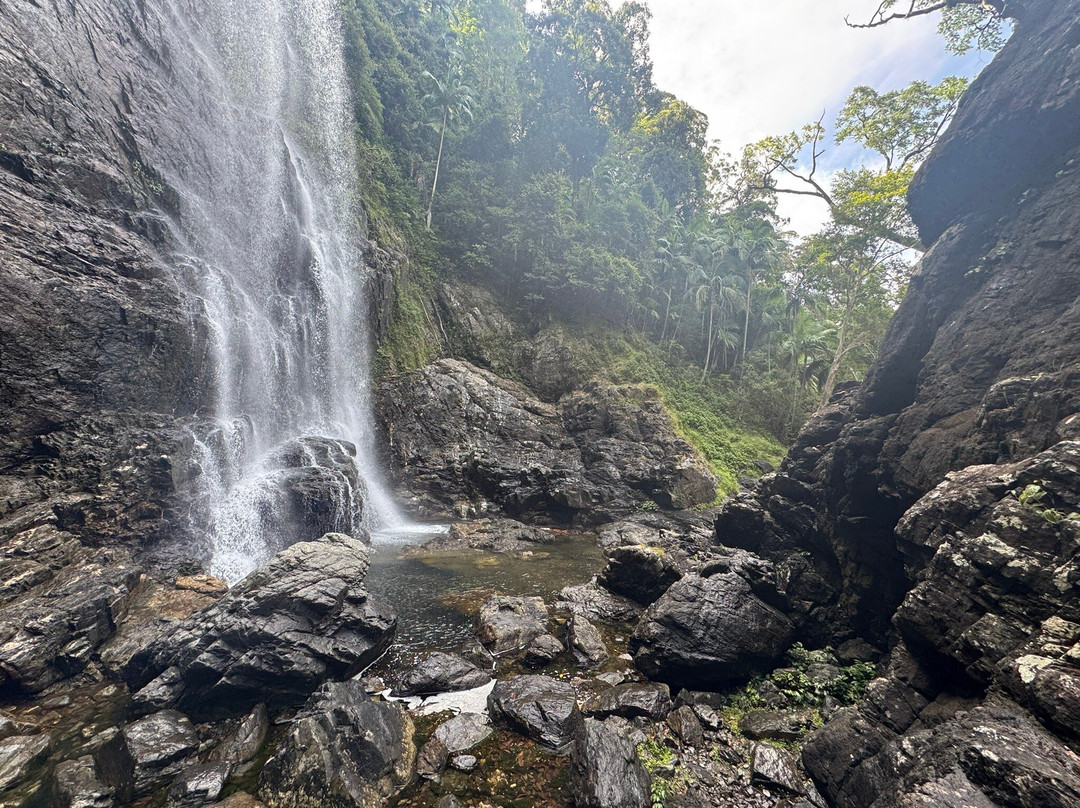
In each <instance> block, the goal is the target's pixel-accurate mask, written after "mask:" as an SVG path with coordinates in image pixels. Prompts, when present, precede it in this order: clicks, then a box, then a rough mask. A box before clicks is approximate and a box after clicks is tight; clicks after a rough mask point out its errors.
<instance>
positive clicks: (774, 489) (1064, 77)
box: [716, 0, 1080, 808]
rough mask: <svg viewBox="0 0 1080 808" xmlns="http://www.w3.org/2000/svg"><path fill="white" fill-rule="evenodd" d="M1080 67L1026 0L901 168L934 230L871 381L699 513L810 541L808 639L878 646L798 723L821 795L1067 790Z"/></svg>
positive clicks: (993, 798) (939, 796)
mask: <svg viewBox="0 0 1080 808" xmlns="http://www.w3.org/2000/svg"><path fill="white" fill-rule="evenodd" d="M1078 77H1080V2H1075V0H1070V1H1068V2H1056V3H1051V2H1032V3H1029V4H1026V5H1025V7H1024V8H1023V13H1022V16H1021V19H1020V20H1019V21H1018V25H1017V29H1016V33H1015V35H1014V37H1013V39H1012V41H1011V42H1010V43H1009V44H1008V46H1007V47H1006V48H1005V50H1004V51H1003V52H1002V53H1001V54H1000V55H999V56H998V57H997V58H996V59H995V61H994V62H993V64H992V65H990V66H989V67H988V68H987V69H986V70H985V71H984V73H983V74H982V75H981V76H980V77H979V78H978V80H977V81H976V82H975V83H974V84H973V86H972V88H971V89H970V91H969V92H968V94H967V95H965V97H964V99H963V101H962V103H961V106H960V109H959V111H958V113H957V115H956V118H955V120H954V121H953V123H952V126H951V127H950V129H949V131H948V132H947V133H946V135H945V136H944V138H943V140H942V142H941V143H940V144H939V146H938V147H937V149H936V150H935V152H934V154H933V155H932V156H931V157H930V159H929V160H928V161H927V163H926V164H925V166H924V167H923V169H922V170H921V171H920V173H919V174H918V176H917V177H916V180H915V182H914V183H913V186H912V188H911V193H910V201H911V208H912V212H913V215H914V216H915V219H916V222H917V224H918V225H919V228H920V231H921V232H922V235H923V238H924V240H925V241H927V242H928V243H930V242H932V243H933V246H932V248H931V249H930V250H929V252H928V253H927V254H926V256H925V259H924V261H923V263H922V266H921V269H920V271H919V273H918V275H917V276H916V277H915V278H914V280H913V281H912V284H911V288H910V291H909V293H908V295H907V298H906V299H905V300H904V302H903V304H902V306H901V307H900V310H899V312H898V313H897V315H896V318H895V319H894V321H893V323H892V324H891V326H890V330H889V333H888V336H887V338H886V340H885V344H884V345H883V347H882V350H881V353H880V356H879V359H878V361H877V363H876V364H875V366H874V367H873V369H872V370H871V372H870V374H869V376H868V378H867V380H866V382H865V383H864V384H863V385H862V386H861V387H858V388H855V389H848V390H845V391H842V392H841V393H840V394H838V395H837V396H836V398H835V399H834V401H833V402H832V404H831V405H830V406H829V407H828V408H826V409H825V410H823V411H822V412H820V413H818V414H817V416H815V418H814V419H813V420H812V421H811V422H810V423H809V424H808V425H807V427H806V428H805V429H804V431H803V432H802V434H801V435H800V437H799V439H798V440H797V442H796V444H795V446H794V447H793V448H792V450H791V452H790V454H789V456H788V458H787V460H786V461H785V463H784V465H783V467H782V469H781V471H780V472H779V473H778V474H777V475H775V476H774V477H772V478H771V479H770V478H767V479H766V480H765V481H764V482H763V484H762V485H761V486H760V488H759V489H758V490H757V491H756V492H754V493H753V494H751V495H746V496H743V497H741V498H739V499H737V500H736V501H735V502H733V503H731V504H730V505H729V506H728V507H727V508H726V509H725V510H724V512H722V513H721V515H720V517H719V519H718V521H717V525H716V530H717V539H718V541H720V542H721V543H723V544H728V545H736V546H739V547H745V548H747V549H751V550H755V551H758V552H761V553H764V554H766V555H769V556H771V557H773V558H774V560H776V561H777V563H779V564H780V565H781V567H783V566H784V565H788V566H790V567H792V568H793V569H794V568H796V566H797V565H794V564H792V562H791V559H795V558H803V559H805V558H806V557H807V556H806V554H807V553H808V554H809V556H810V557H811V558H812V559H813V566H814V569H813V571H812V572H810V573H807V572H805V571H803V572H802V573H800V574H798V575H792V576H790V577H789V578H788V579H787V580H786V581H785V582H784V586H785V587H786V595H787V598H788V600H789V603H790V604H791V611H792V612H793V613H794V614H795V615H796V617H797V619H798V621H799V623H800V630H801V632H802V634H803V636H804V637H805V638H806V639H807V640H808V641H810V642H818V643H827V642H833V643H835V642H837V641H842V640H844V639H846V638H848V637H851V636H852V635H854V634H861V635H863V636H864V637H866V638H867V639H870V640H871V641H873V642H877V643H882V644H884V643H889V644H891V645H892V646H893V648H894V651H893V657H892V663H891V665H890V667H889V669H888V671H887V673H886V675H885V676H884V677H883V678H882V679H880V680H878V681H877V682H876V683H875V684H874V685H872V686H871V691H870V698H869V700H868V702H867V703H865V704H864V705H863V706H862V707H861V708H859V709H857V710H856V709H850V710H847V711H844V712H843V713H842V714H841V715H840V717H839V718H837V719H835V720H834V721H833V722H831V723H830V724H829V725H827V726H826V727H825V729H824V730H822V731H821V733H819V735H818V736H816V738H815V739H814V740H812V741H811V742H810V743H809V744H808V745H807V747H806V753H805V755H804V763H805V764H806V766H807V770H808V771H809V772H810V773H811V774H812V775H813V776H814V778H815V780H817V781H818V784H819V785H820V786H821V788H822V791H823V793H825V794H826V796H828V797H829V799H830V801H833V802H835V804H838V805H842V806H851V808H854V807H855V806H868V805H872V806H875V808H885V806H894V805H897V806H899V805H909V804H910V805H914V804H934V805H957V806H959V805H974V804H978V805H984V804H985V805H1000V806H1005V805H1008V806H1013V805H1025V806H1026V805H1051V804H1053V805H1070V804H1075V800H1076V799H1077V798H1078V797H1077V795H1078V794H1080V791H1078V790H1077V789H1078V788H1080V768H1078V766H1077V762H1076V760H1075V756H1074V755H1072V753H1071V752H1069V751H1068V750H1067V748H1066V745H1065V743H1064V741H1063V739H1075V737H1076V727H1075V725H1074V724H1075V715H1076V714H1077V709H1078V704H1077V702H1076V699H1075V696H1074V693H1075V692H1076V691H1075V685H1076V683H1077V682H1078V681H1080V668H1078V667H1076V661H1077V657H1076V655H1075V653H1074V652H1075V649H1076V647H1077V646H1076V645H1075V642H1076V639H1077V638H1078V637H1080V624H1078V623H1077V621H1078V619H1080V611H1078V606H1080V599H1078V594H1077V588H1076V575H1075V572H1074V566H1075V563H1076V559H1077V552H1078V548H1080V530H1078V528H1080V523H1078V522H1076V521H1075V520H1074V519H1071V518H1070V517H1071V515H1072V514H1074V513H1075V512H1076V511H1077V510H1078V508H1080V505H1078V503H1077V498H1076V487H1075V481H1076V479H1078V477H1077V475H1078V474H1080V463H1078V460H1077V454H1076V447H1077V444H1076V443H1075V442H1072V440H1070V439H1075V438H1076V437H1077V436H1078V434H1080V432H1078V429H1077V426H1078V424H1080V418H1078V417H1077V413H1078V412H1080V386H1078V381H1080V82H1078ZM1025 492H1026V493H1025ZM823 582H824V586H822V583H823ZM980 705H981V706H980ZM989 738H997V739H998V741H1000V740H1001V739H1006V738H1007V739H1008V741H1007V743H1002V744H1000V745H1001V748H992V747H993V744H992V743H989V742H988V741H987V739H989ZM1038 760H1043V761H1045V762H1046V765H1045V766H1044V767H1043V770H1042V771H1038V769H1039V767H1038V766H1037V765H1035V763H1034V762H1035V761H1038ZM994 761H996V762H994ZM920 799H921V800H924V801H925V803H924V802H919V800H920ZM905 800H906V801H905Z"/></svg>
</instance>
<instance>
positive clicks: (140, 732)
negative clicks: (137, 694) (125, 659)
mask: <svg viewBox="0 0 1080 808" xmlns="http://www.w3.org/2000/svg"><path fill="white" fill-rule="evenodd" d="M198 749H199V736H198V733H197V732H196V731H195V727H194V726H193V725H192V723H191V721H190V720H189V719H188V717H187V716H186V715H183V714H182V713H179V712H177V711H176V710H162V711H161V712H158V713H154V714H153V715H148V716H146V717H145V718H140V719H139V720H138V721H134V722H132V723H131V724H128V725H127V726H125V727H123V728H122V729H120V730H117V729H111V730H107V731H106V732H105V733H103V734H102V735H101V736H99V737H98V738H95V739H94V753H93V755H94V763H95V766H96V771H97V773H98V775H99V776H100V779H101V781H102V782H103V783H105V784H106V786H108V788H109V789H110V790H111V791H112V793H114V794H115V795H116V796H117V798H118V799H119V800H120V802H129V801H131V800H133V799H139V798H141V797H147V796H149V795H151V794H153V793H154V792H155V791H157V790H158V789H160V788H162V787H163V786H166V785H168V784H169V783H170V782H171V781H172V780H173V778H175V777H176V776H177V775H178V774H180V772H181V771H183V770H184V769H185V768H186V767H187V766H188V765H189V764H191V763H193V762H194V760H193V757H192V756H193V755H194V753H195V752H197V751H198Z"/></svg>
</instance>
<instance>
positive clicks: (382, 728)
mask: <svg viewBox="0 0 1080 808" xmlns="http://www.w3.org/2000/svg"><path fill="white" fill-rule="evenodd" d="M415 760H416V746H415V743H414V741H413V725H412V721H411V719H410V718H409V716H408V714H407V713H406V712H405V710H404V709H403V708H402V707H401V706H400V705H398V704H394V703H388V702H374V701H372V700H371V699H370V698H369V697H368V695H367V693H365V692H364V688H363V687H362V686H361V685H360V684H359V683H358V682H353V681H348V682H334V683H330V684H327V685H323V687H322V688H320V690H319V691H318V692H317V693H316V694H315V695H314V696H312V698H311V700H310V701H309V702H308V703H307V704H306V705H305V706H304V709H303V710H301V711H300V713H299V714H297V716H296V718H295V719H294V720H293V722H292V726H291V728H290V729H289V733H288V735H286V736H285V739H284V740H283V741H282V742H281V745H280V746H279V747H278V750H277V751H276V752H275V753H274V755H273V757H271V758H270V760H269V761H267V763H266V767H265V768H264V769H263V771H262V774H261V775H260V776H259V791H258V795H259V797H260V799H262V801H263V802H265V803H266V804H267V805H268V806H269V808H308V806H314V805H319V806H325V808H378V806H382V805H383V804H384V803H385V800H387V799H388V798H389V797H391V796H393V795H394V794H396V793H397V792H398V791H400V789H401V788H403V787H404V786H405V784H406V783H408V782H409V779H410V778H411V776H412V771H413V764H414V762H415Z"/></svg>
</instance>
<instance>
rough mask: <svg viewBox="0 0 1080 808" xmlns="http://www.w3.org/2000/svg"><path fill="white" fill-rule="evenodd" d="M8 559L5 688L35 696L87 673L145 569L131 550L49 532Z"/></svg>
mask: <svg viewBox="0 0 1080 808" xmlns="http://www.w3.org/2000/svg"><path fill="white" fill-rule="evenodd" d="M35 548H36V549H39V550H41V553H40V554H38V553H37V552H36V550H35ZM2 552H3V554H4V556H6V558H3V563H0V577H4V579H5V581H6V589H7V591H8V593H9V594H10V596H11V598H12V599H11V600H10V601H9V602H8V603H7V604H6V605H5V606H3V607H2V608H0V687H2V688H4V689H6V690H7V691H9V692H15V693H24V694H25V693H37V692H39V691H41V690H43V689H45V688H46V687H48V686H49V685H51V684H53V683H55V682H57V681H59V680H60V679H64V678H67V677H69V676H72V675H74V674H76V673H79V672H80V671H82V670H83V669H84V668H85V667H86V665H87V664H88V663H89V662H90V661H91V660H92V659H93V656H94V653H95V652H96V651H97V649H98V648H99V647H100V646H101V645H102V643H104V642H105V641H106V640H108V639H109V638H110V637H111V636H112V635H113V634H114V633H115V632H116V627H117V624H118V623H119V622H120V620H121V618H122V617H123V616H124V613H125V611H126V610H127V606H128V603H129V602H130V600H131V596H132V595H133V593H134V591H135V588H136V587H137V585H138V583H139V577H140V575H141V574H142V569H141V568H140V567H139V566H138V565H137V564H135V563H134V561H132V558H131V553H130V552H128V551H127V550H123V549H119V548H109V549H98V550H91V549H90V548H87V547H82V546H81V545H79V543H78V542H75V541H74V540H73V539H72V538H71V537H70V536H67V535H65V534H62V533H57V532H56V531H55V530H52V529H51V528H46V529H32V530H30V531H26V532H25V533H22V534H19V535H18V536H16V538H15V543H14V545H13V546H11V545H9V546H8V547H5V548H4V551H2ZM34 581H36V585H34V586H28V585H27V584H30V583H31V582H34ZM20 590H22V591H21V592H20Z"/></svg>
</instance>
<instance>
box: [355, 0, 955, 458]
mask: <svg viewBox="0 0 1080 808" xmlns="http://www.w3.org/2000/svg"><path fill="white" fill-rule="evenodd" d="M344 3H345V7H346V18H347V33H348V38H349V42H348V57H349V67H350V75H351V77H352V82H353V90H354V96H355V106H356V119H357V139H358V143H359V147H360V148H359V151H360V154H361V158H362V159H361V169H362V172H363V175H364V176H363V178H362V179H363V180H364V187H365V204H366V207H367V213H368V217H369V220H370V222H371V230H372V236H373V238H374V239H376V240H377V241H378V242H380V243H383V244H391V245H394V246H396V247H398V248H400V249H401V250H402V251H404V252H405V253H406V254H407V255H408V256H409V263H408V266H409V267H410V268H411V269H410V270H409V271H410V273H411V274H410V275H409V277H403V278H401V279H399V287H400V289H401V290H403V291H402V292H401V293H400V303H399V308H398V311H397V313H396V315H395V317H396V318H397V321H400V323H399V325H398V326H395V327H398V328H400V329H401V330H402V331H401V333H405V334H408V335H410V336H409V338H408V339H403V340H402V342H403V343H406V342H407V343H409V344H410V345H414V344H416V342H417V340H416V339H413V336H414V335H418V334H422V333H423V332H424V330H425V329H426V328H428V327H429V321H430V320H431V315H430V312H429V311H428V309H430V307H427V308H425V306H426V304H425V302H424V301H425V299H426V298H428V297H430V296H432V295H433V294H434V291H433V289H434V285H435V283H436V282H437V280H438V279H440V278H443V277H447V276H453V277H456V278H461V279H464V280H468V281H473V282H478V283H482V284H483V285H485V286H486V287H487V288H489V289H492V290H495V291H496V292H497V293H498V294H499V296H500V298H501V299H502V302H503V304H504V305H505V306H506V307H507V308H508V309H509V310H511V311H513V312H514V313H515V316H517V317H519V318H520V319H521V320H522V322H523V323H524V324H525V326H526V327H528V328H533V329H536V328H540V327H542V326H544V325H545V324H547V323H550V322H560V323H566V324H568V325H573V324H579V325H580V324H588V325H589V326H590V327H603V328H605V329H608V331H609V332H610V333H612V334H616V333H617V334H620V335H623V337H625V338H628V339H630V338H632V339H633V340H635V341H636V342H635V343H634V344H637V345H648V346H651V347H649V351H651V353H650V354H649V355H650V356H652V357H654V360H652V361H656V362H662V363H663V364H664V365H665V366H666V367H667V368H668V370H665V371H664V372H665V373H675V374H676V376H677V377H678V378H679V379H680V380H681V381H679V384H680V385H683V386H682V387H679V389H680V390H683V391H684V392H685V391H686V390H690V389H693V390H697V391H699V392H700V391H706V392H701V393H700V394H701V395H706V393H707V396H713V395H714V394H715V395H717V396H719V397H720V399H722V400H723V401H725V402H727V404H726V405H725V406H728V407H731V408H734V409H736V410H738V411H739V416H738V417H740V418H743V419H745V420H747V421H753V422H754V423H755V424H756V425H758V426H763V427H765V428H767V429H769V430H770V431H772V432H773V433H774V434H775V435H777V436H778V437H780V438H788V437H791V436H792V435H793V433H794V431H795V430H796V429H797V428H798V427H799V426H800V425H801V423H802V421H803V420H804V419H805V417H806V416H807V414H808V413H809V412H811V411H812V410H813V409H814V408H816V407H817V406H819V405H820V404H821V403H822V402H824V401H826V400H827V399H828V398H829V396H830V394H831V393H832V391H833V389H834V388H835V387H836V385H837V384H838V383H839V382H841V381H844V380H847V379H853V378H859V377H860V376H861V375H862V374H863V373H864V372H865V370H866V368H867V367H868V365H869V362H870V361H872V359H873V355H874V352H875V350H876V347H877V345H878V344H879V342H880V340H881V338H882V335H883V333H884V329H885V326H886V324H887V322H888V319H889V317H890V315H891V313H892V311H893V309H894V307H895V305H896V301H897V300H898V298H899V296H900V295H901V294H902V293H903V290H904V287H905V284H906V278H907V274H908V272H909V271H910V267H911V265H912V263H913V261H914V259H915V258H916V257H917V253H918V251H919V250H921V249H922V246H923V245H921V244H920V243H919V240H918V234H917V232H916V229H915V227H914V225H913V223H912V222H911V219H910V217H909V216H908V214H907V206H906V199H905V195H906V190H907V186H908V183H909V182H910V180H911V177H912V175H913V173H914V171H915V169H916V168H917V166H918V165H919V164H920V162H921V161H922V160H923V159H924V158H925V157H926V155H927V154H928V153H929V151H930V149H931V148H932V147H933V144H934V143H935V142H936V140H937V138H938V137H939V136H940V135H941V133H942V131H943V130H944V128H945V127H946V126H947V125H948V122H949V120H950V118H951V115H952V113H953V111H954V109H955V105H956V102H957V100H958V98H959V97H960V95H961V94H962V92H963V91H964V88H965V87H966V82H965V81H964V80H963V79H946V80H944V81H942V82H940V83H938V84H929V83H926V82H915V83H913V84H911V85H909V86H908V87H904V88H902V89H899V90H893V91H888V92H881V91H878V90H875V89H874V88H871V87H857V88H855V89H854V90H853V91H852V92H851V94H850V97H849V98H848V101H847V103H846V104H845V105H844V107H843V108H842V109H841V111H840V113H839V115H838V116H837V119H836V121H835V126H834V130H835V135H834V138H832V140H835V143H833V142H831V141H830V139H829V138H828V137H827V134H826V127H825V123H824V121H820V120H819V121H816V122H811V123H809V124H808V125H807V126H805V127H804V128H802V129H800V130H798V131H795V132H790V133H787V134H784V135H778V136H776V137H771V138H766V139H764V140H762V141H761V142H759V143H757V144H753V145H752V146H750V147H749V148H747V150H746V151H745V152H744V153H743V154H742V155H741V156H740V157H739V158H738V159H736V160H732V159H730V158H728V157H726V156H725V155H724V154H723V152H722V151H721V150H720V149H719V148H718V147H717V144H715V143H710V142H709V139H708V120H707V118H706V116H705V115H703V114H702V113H701V112H700V111H698V110H695V109H694V108H693V107H691V106H690V105H689V104H687V103H686V102H685V101H683V100H681V99H679V98H677V97H675V96H673V95H671V94H669V93H665V92H663V91H661V90H659V89H658V88H657V87H656V86H655V84H654V82H653V72H652V63H651V60H650V52H649V19H650V18H649V12H648V10H647V8H646V7H645V6H644V5H643V4H641V3H638V2H626V3H623V4H621V5H613V4H611V3H609V2H607V0H547V2H545V4H544V6H543V7H542V8H541V9H540V10H539V11H538V12H537V13H535V14H532V13H529V12H528V11H527V10H526V8H525V4H524V2H522V0H344ZM895 5H896V4H895V3H893V4H886V5H884V6H883V7H882V9H881V10H880V13H879V14H878V15H877V17H876V19H877V18H880V19H881V20H882V21H883V20H884V19H885V18H886V17H887V13H888V12H889V9H890V8H892V7H893V6H895ZM917 6H918V7H912V8H911V9H908V8H907V6H905V7H904V8H903V9H899V8H898V9H897V11H904V10H910V11H919V12H920V13H921V11H922V9H923V7H924V6H923V5H918V4H917ZM927 7H928V6H927ZM957 7H958V8H959V4H958V6H957ZM949 8H952V6H949ZM957 13H959V12H957ZM839 144H846V148H848V149H849V150H850V149H852V148H854V149H855V150H856V151H858V152H860V153H861V154H862V158H861V159H860V160H857V161H856V162H855V163H854V164H853V165H852V166H851V167H849V168H846V169H844V170H841V171H839V172H835V173H832V174H827V173H826V172H824V171H823V170H822V164H823V163H824V161H825V159H826V158H827V156H828V153H829V150H830V149H832V148H836V147H837V146H838V145H839ZM781 194H809V195H812V196H816V197H818V198H819V199H821V201H822V204H824V205H827V206H828V209H829V211H830V214H831V216H830V221H829V223H828V225H827V226H826V227H825V228H824V229H823V230H822V232H820V233H818V234H815V235H814V236H812V237H811V238H808V239H800V238H798V237H796V236H795V235H794V234H792V233H790V232H788V231H787V230H786V222H784V221H783V220H782V219H781V217H780V216H779V215H778V214H777V212H776V203H777V199H778V198H779V196H780V195H781ZM429 228H430V231H429ZM425 312H427V313H425ZM417 339H419V338H417ZM403 355H404V356H405V357H407V358H406V359H405V360H401V361H407V362H413V361H420V360H422V358H423V357H424V356H425V355H426V354H425V353H424V351H423V350H419V349H412V348H410V349H409V350H406V351H403ZM680 369H681V370H680ZM679 374H682V375H679ZM708 391H712V392H708ZM680 395H682V393H680ZM694 395H699V393H697V392H696V393H694ZM710 400H712V399H710ZM740 402H741V403H740Z"/></svg>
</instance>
